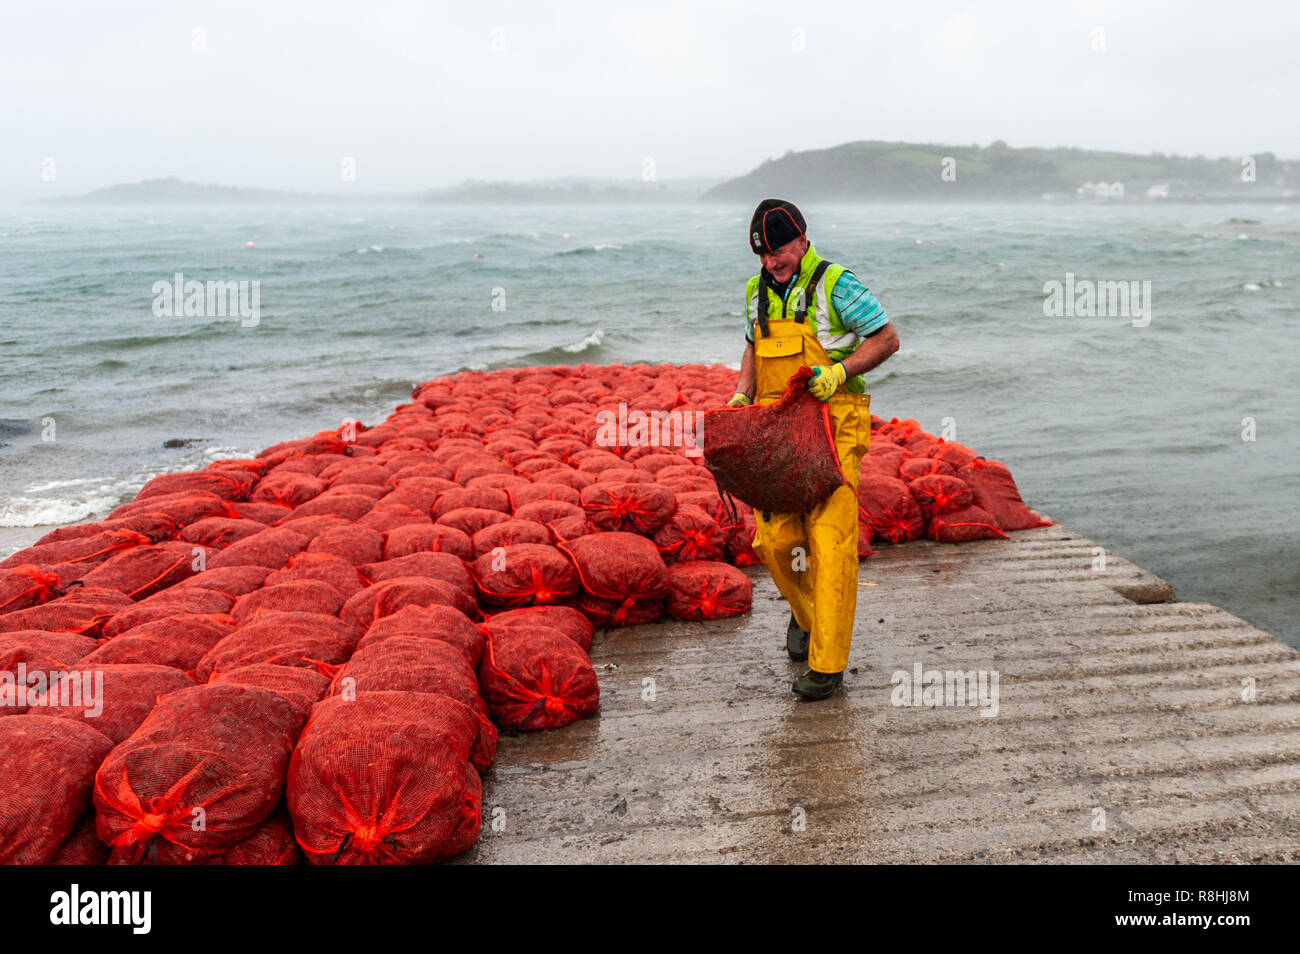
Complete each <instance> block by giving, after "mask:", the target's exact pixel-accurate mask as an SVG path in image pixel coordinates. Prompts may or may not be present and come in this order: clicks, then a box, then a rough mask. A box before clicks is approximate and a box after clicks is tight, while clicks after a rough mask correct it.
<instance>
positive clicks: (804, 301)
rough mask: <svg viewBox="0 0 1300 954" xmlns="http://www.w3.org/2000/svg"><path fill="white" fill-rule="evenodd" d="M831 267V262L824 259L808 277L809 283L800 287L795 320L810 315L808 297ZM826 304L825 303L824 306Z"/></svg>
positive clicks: (801, 319) (800, 319)
mask: <svg viewBox="0 0 1300 954" xmlns="http://www.w3.org/2000/svg"><path fill="white" fill-rule="evenodd" d="M830 267H831V263H830V262H828V261H826V260H825V259H822V260H821V261H820V262H818V263H817V267H816V268H814V269H813V273H812V275H810V276H809V277H808V284H807V285H804V286H803V287H802V288H800V289H799V300H798V302H797V303H796V306H795V312H794V320H795V321H803V320H804V318H806V317H807V315H808V299H809V297H810V296H811V295H812V290H813V289H814V288H816V287H817V283H818V282H819V281H821V280H822V276H823V275H825V274H826V269H828V268H830ZM824 307H825V306H824V305H823V308H824Z"/></svg>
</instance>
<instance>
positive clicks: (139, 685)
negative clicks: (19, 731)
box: [27, 662, 196, 744]
mask: <svg viewBox="0 0 1300 954" xmlns="http://www.w3.org/2000/svg"><path fill="white" fill-rule="evenodd" d="M67 672H68V676H67V677H66V678H65V679H63V680H61V681H60V684H59V685H57V686H52V687H51V688H50V690H49V691H48V692H46V693H45V694H44V695H42V696H38V697H37V698H36V699H35V700H34V701H33V702H32V707H31V708H30V709H28V710H27V711H28V713H29V714H37V715H47V716H54V717H55V718H60V719H67V720H71V721H76V722H85V723H86V725H88V726H90V727H91V728H94V729H98V730H99V731H100V732H102V733H104V735H106V736H108V737H109V738H110V739H112V740H113V742H114V744H116V743H118V742H122V741H124V740H125V739H126V737H127V736H129V735H130V734H131V733H132V732H134V731H135V730H136V729H138V728H139V727H140V723H141V722H143V721H144V720H145V716H147V715H148V714H149V713H150V712H151V711H152V710H153V707H154V703H156V702H157V701H158V697H159V696H163V695H166V694H167V693H169V692H174V691H175V690H177V689H186V688H188V687H190V686H193V685H195V684H196V683H195V679H194V677H193V676H190V675H188V674H187V673H183V672H181V671H180V670H179V669H172V668H171V667H170V666H156V665H150V664H147V663H120V664H115V665H105V664H102V663H95V662H91V663H90V664H88V665H79V666H73V667H72V668H71V669H69V670H68V671H67ZM88 681H90V682H93V687H92V686H91V685H87V683H88ZM88 690H89V694H88V692H87V691H88Z"/></svg>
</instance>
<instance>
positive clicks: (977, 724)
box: [459, 525, 1300, 863]
mask: <svg viewBox="0 0 1300 954" xmlns="http://www.w3.org/2000/svg"><path fill="white" fill-rule="evenodd" d="M1102 552H1103V551H1102V548H1100V547H1098V546H1097V544H1095V543H1093V542H1092V541H1091V540H1088V539H1086V538H1084V537H1082V536H1080V535H1079V534H1077V533H1074V532H1073V531H1071V530H1069V529H1068V528H1066V527H1063V526H1059V525H1058V526H1053V527H1045V528H1042V529H1038V530H1029V531H1023V532H1020V533H1014V534H1012V535H1011V538H1010V539H1009V540H993V541H981V542H976V543H964V544H960V545H957V546H953V545H947V544H936V543H931V542H929V541H918V542H915V543H908V544H904V545H901V546H894V547H883V548H882V549H881V552H880V553H879V554H877V555H874V556H872V557H870V558H869V559H867V560H864V561H863V562H862V564H861V567H860V572H859V581H860V589H859V601H858V615H857V628H856V631H855V637H854V643H853V651H852V656H851V659H850V663H849V666H850V671H849V672H848V673H846V676H845V688H844V689H841V690H838V691H837V693H836V695H835V696H834V697H832V698H831V699H830V700H827V701H824V702H817V703H808V702H801V701H799V700H798V699H797V698H796V697H795V696H794V695H793V694H792V693H791V692H790V691H789V683H790V680H791V679H792V678H793V677H794V676H795V675H797V674H798V673H799V672H801V671H802V666H798V665H796V664H794V663H791V662H790V661H789V660H788V659H787V658H786V655H785V649H784V634H785V624H786V619H787V617H788V612H789V611H788V609H787V606H786V603H785V601H784V599H783V598H782V597H781V596H780V595H779V594H778V593H777V591H776V588H775V587H774V586H773V585H772V582H771V579H770V578H769V577H768V575H767V573H766V571H765V570H763V569H762V567H755V568H752V569H751V570H750V571H749V572H750V575H751V576H752V578H753V580H754V608H753V611H752V612H751V613H748V614H745V615H744V616H741V617H738V618H735V619H731V620H725V621H720V622H712V623H677V622H672V623H659V624H654V625H649V626H640V627H635V628H630V629H625V630H618V631H613V632H609V633H604V634H601V633H598V634H597V637H596V639H597V642H596V644H595V645H594V646H593V647H592V653H591V658H592V662H593V663H594V664H595V666H596V668H597V671H598V673H599V675H600V683H601V693H602V698H601V707H600V712H599V714H597V715H596V716H594V717H593V718H591V719H587V720H585V721H582V722H579V723H576V724H574V725H571V726H568V727H566V728H564V729H559V730H556V731H551V732H538V733H529V734H523V735H519V736H515V737H503V738H502V739H501V746H500V751H499V753H498V755H497V759H496V762H495V764H494V765H493V767H492V768H491V769H490V770H489V771H488V773H487V775H486V778H485V780H484V782H485V784H484V793H483V809H484V826H483V833H482V836H481V837H480V839H479V842H478V844H477V846H476V847H475V848H474V849H473V850H471V851H470V852H468V853H467V854H465V855H463V856H461V859H459V860H460V861H461V862H467V863H473V862H479V863H495V862H504V863H535V862H598V863H608V862H692V863H695V862H703V863H709V862H746V863H761V862H796V863H797V862H813V863H827V862H830V863H834V862H885V863H933V862H975V863H986V862H1073V863H1077V862H1083V863H1109V862H1118V863H1144V862H1155V863H1164V862H1185V863H1229V862H1297V861H1300V652H1297V651H1296V650H1294V649H1292V648H1290V647H1288V646H1287V645H1286V644H1284V643H1282V642H1281V641H1279V640H1278V639H1276V638H1274V637H1273V636H1271V635H1269V634H1268V633H1265V632H1262V631H1261V630H1258V629H1255V628H1254V627H1252V626H1251V625H1249V624H1248V623H1246V622H1244V621H1243V620H1241V619H1238V618H1237V617H1235V616H1232V615H1231V614H1229V613H1227V612H1225V611H1223V610H1221V609H1219V608H1218V607H1215V606H1211V605H1209V604H1206V603H1180V602H1174V601H1173V600H1174V596H1173V592H1172V590H1171V588H1170V587H1169V585H1168V584H1167V583H1165V582H1164V581H1163V580H1161V579H1159V578H1158V577H1155V576H1153V575H1152V574H1150V573H1148V572H1146V571H1145V570H1143V569H1142V568H1140V567H1137V566H1134V565H1133V564H1131V563H1128V562H1127V561H1125V560H1123V559H1122V558H1120V557H1117V556H1116V555H1114V554H1109V553H1107V554H1106V555H1105V561H1104V566H1103V565H1102V562H1101V561H1100V560H1099V559H1098V555H1099V554H1101V553H1102ZM917 663H920V664H921V665H922V667H923V668H924V669H926V670H930V669H937V670H941V671H943V670H963V671H970V670H981V669H982V670H988V671H997V673H998V678H999V705H998V711H997V714H996V716H993V717H987V716H982V715H981V710H980V709H979V708H978V707H970V706H966V707H961V706H952V707H947V706H944V707H924V706H921V707H903V706H895V705H893V704H891V693H893V691H894V689H895V686H894V685H893V684H892V683H891V677H892V676H893V674H894V673H895V671H899V670H901V671H905V672H907V673H909V674H911V673H912V672H913V667H914V666H915V665H916V664H917ZM647 678H650V679H653V680H654V693H653V696H654V697H653V700H650V699H648V698H647V697H648V696H649V693H648V692H647V690H646V686H647V684H646V683H645V680H646V679H647ZM1252 681H1253V687H1254V693H1255V696H1254V700H1253V701H1248V700H1247V699H1246V698H1244V697H1245V696H1249V695H1250V693H1249V691H1248V690H1249V688H1250V686H1251V685H1252ZM494 820H495V823H496V824H495V827H496V828H499V829H500V830H494V825H493V821H494ZM1103 825H1104V827H1103Z"/></svg>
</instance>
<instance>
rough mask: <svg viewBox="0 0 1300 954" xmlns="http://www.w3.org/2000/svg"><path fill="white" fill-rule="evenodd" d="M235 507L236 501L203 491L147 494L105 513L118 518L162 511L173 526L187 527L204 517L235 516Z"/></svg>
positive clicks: (236, 512)
mask: <svg viewBox="0 0 1300 954" xmlns="http://www.w3.org/2000/svg"><path fill="white" fill-rule="evenodd" d="M238 506H240V505H239V504H238V503H232V502H231V501H229V500H223V499H222V498H220V497H218V496H217V495H216V494H210V493H206V492H203V493H178V494H164V495H162V496H160V497H149V498H146V499H145V500H133V501H131V502H130V503H125V504H122V506H120V507H118V508H117V509H116V510H113V511H112V512H111V513H110V514H109V518H110V520H116V519H118V518H120V517H132V516H139V515H141V514H145V513H163V514H166V515H167V516H168V517H170V518H171V519H172V521H174V522H175V524H176V525H178V526H182V527H188V526H189V525H190V524H192V523H195V522H197V521H199V520H202V519H203V518H204V517H238V516H239V515H240V514H239V511H238V510H236V509H235V508H236V507H238Z"/></svg>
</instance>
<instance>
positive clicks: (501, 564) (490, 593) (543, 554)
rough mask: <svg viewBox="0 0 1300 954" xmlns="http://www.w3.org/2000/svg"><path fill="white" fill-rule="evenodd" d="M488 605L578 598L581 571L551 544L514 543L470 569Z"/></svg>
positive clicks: (524, 604)
mask: <svg viewBox="0 0 1300 954" xmlns="http://www.w3.org/2000/svg"><path fill="white" fill-rule="evenodd" d="M471 571H472V573H473V576H474V582H475V583H476V584H477V585H478V591H479V593H480V595H481V596H482V597H483V602H484V603H485V604H487V605H488V606H502V607H514V606H532V605H534V604H539V603H565V602H567V601H569V600H570V599H572V598H573V597H575V596H577V595H578V589H579V586H580V584H579V581H578V571H577V570H575V569H574V568H573V564H572V563H570V562H569V558H568V557H567V556H565V555H564V554H563V553H562V552H561V551H559V550H557V549H556V548H555V547H553V546H551V545H550V544H549V543H548V544H538V543H514V544H511V545H510V546H508V547H502V548H501V549H500V550H499V551H496V550H494V551H490V552H488V553H485V554H483V555H482V556H481V557H479V558H478V559H477V560H475V561H474V563H473V564H472V566H471Z"/></svg>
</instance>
